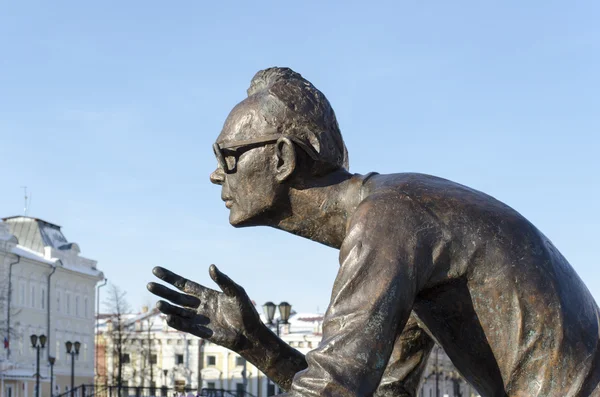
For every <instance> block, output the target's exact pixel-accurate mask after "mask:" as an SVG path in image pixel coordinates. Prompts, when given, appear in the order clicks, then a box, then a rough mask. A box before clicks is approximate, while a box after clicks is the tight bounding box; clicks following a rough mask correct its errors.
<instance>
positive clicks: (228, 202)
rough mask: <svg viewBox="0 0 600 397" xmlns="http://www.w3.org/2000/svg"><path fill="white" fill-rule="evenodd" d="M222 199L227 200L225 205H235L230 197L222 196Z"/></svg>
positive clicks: (228, 206) (229, 206)
mask: <svg viewBox="0 0 600 397" xmlns="http://www.w3.org/2000/svg"><path fill="white" fill-rule="evenodd" d="M222 200H223V201H225V207H227V208H231V206H232V205H233V200H232V199H231V198H230V197H222Z"/></svg>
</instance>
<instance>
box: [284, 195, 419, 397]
mask: <svg viewBox="0 0 600 397" xmlns="http://www.w3.org/2000/svg"><path fill="white" fill-rule="evenodd" d="M395 204H398V203H395ZM386 209H387V206H386V205H383V206H382V205H378V204H377V203H365V202H363V204H361V206H359V208H358V209H357V211H356V213H355V215H354V216H353V221H352V223H351V225H350V227H349V231H348V235H347V237H346V239H345V240H344V243H343V245H342V247H341V250H340V271H339V273H338V276H337V278H336V280H335V284H334V288H333V294H332V298H331V303H330V306H329V308H328V310H327V313H326V315H325V321H324V324H323V341H322V342H321V344H320V346H319V347H318V348H317V349H315V350H313V351H311V352H309V353H308V354H307V355H306V360H307V364H308V367H307V369H306V370H304V371H302V372H300V373H298V374H297V375H296V376H295V378H294V381H293V383H292V388H291V391H290V393H289V395H291V396H344V397H345V396H348V397H350V396H364V395H372V394H373V393H374V392H375V391H376V389H377V388H378V386H379V384H380V382H381V380H382V377H383V375H384V372H385V370H386V368H387V367H388V364H389V360H390V356H391V354H392V351H393V349H394V344H395V341H396V339H397V337H398V336H399V335H400V334H401V332H402V330H403V329H404V325H405V324H406V322H407V320H408V318H409V316H410V313H411V310H412V305H413V301H414V297H415V296H416V291H417V290H418V284H419V280H422V279H424V274H423V271H426V269H423V268H420V267H419V266H417V264H419V263H423V262H424V261H423V260H422V259H423V258H422V256H423V255H427V251H428V249H427V247H426V246H424V245H423V244H424V243H423V240H421V239H419V238H415V235H414V234H411V232H410V230H415V229H414V227H412V226H413V225H411V224H407V222H403V220H402V219H394V218H393V217H389V216H388V215H389V214H387V213H386ZM409 221H410V219H409Z"/></svg>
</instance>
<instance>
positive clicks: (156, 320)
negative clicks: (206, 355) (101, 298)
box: [96, 308, 203, 395]
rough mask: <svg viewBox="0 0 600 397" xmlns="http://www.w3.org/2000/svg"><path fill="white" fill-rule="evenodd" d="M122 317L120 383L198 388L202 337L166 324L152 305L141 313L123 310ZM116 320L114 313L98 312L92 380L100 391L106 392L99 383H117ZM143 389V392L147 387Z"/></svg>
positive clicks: (103, 385) (152, 387) (138, 385)
mask: <svg viewBox="0 0 600 397" xmlns="http://www.w3.org/2000/svg"><path fill="white" fill-rule="evenodd" d="M122 319H123V320H122V321H123V324H124V327H123V328H124V330H125V332H124V337H122V338H121V343H122V344H123V354H122V360H123V373H122V379H123V383H122V386H123V387H127V388H136V387H144V388H151V389H154V388H156V389H160V388H162V387H163V386H165V387H167V388H169V389H174V388H176V389H178V390H181V391H183V390H184V389H193V390H196V389H197V388H198V384H199V379H198V374H199V373H200V367H199V365H200V364H199V357H200V349H201V346H202V343H203V340H202V339H199V338H196V337H191V336H190V335H188V334H186V333H183V332H178V331H176V330H174V329H172V328H170V327H168V326H167V323H166V321H165V319H164V316H163V315H162V314H160V313H159V312H158V311H157V310H156V309H154V310H151V311H149V310H148V308H143V309H142V312H141V313H139V314H125V315H123V317H122ZM116 324H117V321H116V320H115V319H114V316H112V315H110V314H101V315H99V321H98V338H97V343H98V344H97V347H96V348H97V349H98V360H99V362H98V377H97V379H96V384H98V385H99V386H101V389H100V394H102V395H104V394H107V393H104V392H103V391H102V390H104V389H103V387H105V386H110V385H116V384H117V376H118V375H117V371H118V369H117V368H118V363H119V357H118V354H117V353H116V351H115V345H116V343H118V342H117V340H118V336H117V333H116V327H118V325H116ZM145 393H146V395H147V394H148V391H147V390H146V392H145ZM128 394H135V393H128ZM158 394H160V393H159V392H157V395H158Z"/></svg>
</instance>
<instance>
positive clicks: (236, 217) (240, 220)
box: [229, 208, 269, 228]
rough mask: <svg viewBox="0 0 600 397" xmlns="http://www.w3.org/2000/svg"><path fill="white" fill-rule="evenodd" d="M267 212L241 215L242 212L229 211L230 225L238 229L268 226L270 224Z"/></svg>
mask: <svg viewBox="0 0 600 397" xmlns="http://www.w3.org/2000/svg"><path fill="white" fill-rule="evenodd" d="M266 214H267V211H261V212H259V213H256V212H255V213H252V214H248V213H240V211H236V210H235V209H233V208H232V209H231V210H229V224H230V225H231V226H233V227H236V228H238V227H239V228H241V227H250V226H267V225H268V224H269V219H268V217H267V216H265V215H266Z"/></svg>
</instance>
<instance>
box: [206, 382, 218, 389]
mask: <svg viewBox="0 0 600 397" xmlns="http://www.w3.org/2000/svg"><path fill="white" fill-rule="evenodd" d="M206 388H207V389H216V388H217V385H216V383H215V382H206Z"/></svg>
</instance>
